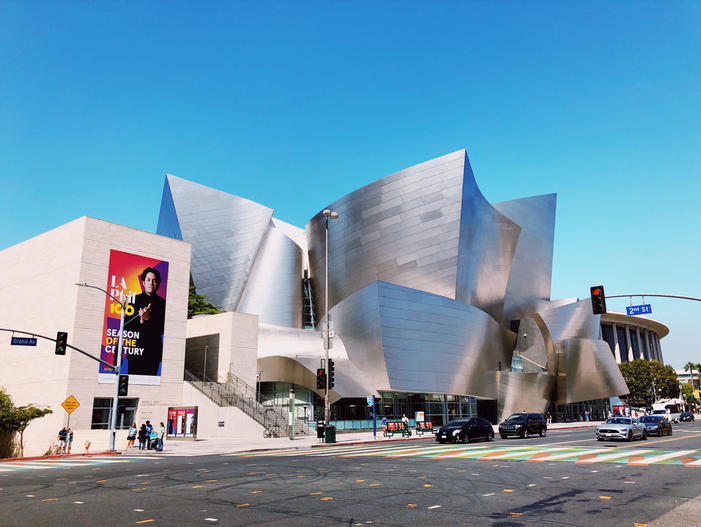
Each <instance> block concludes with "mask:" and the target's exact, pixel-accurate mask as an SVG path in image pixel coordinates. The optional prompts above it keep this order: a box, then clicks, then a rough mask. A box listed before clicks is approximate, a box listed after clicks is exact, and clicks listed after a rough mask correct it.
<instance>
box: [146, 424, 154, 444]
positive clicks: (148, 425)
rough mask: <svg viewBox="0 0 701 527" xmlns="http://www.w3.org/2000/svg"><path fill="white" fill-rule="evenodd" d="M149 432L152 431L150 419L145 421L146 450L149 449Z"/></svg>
mask: <svg viewBox="0 0 701 527" xmlns="http://www.w3.org/2000/svg"><path fill="white" fill-rule="evenodd" d="M151 432H153V426H151V421H146V438H147V439H146V450H151Z"/></svg>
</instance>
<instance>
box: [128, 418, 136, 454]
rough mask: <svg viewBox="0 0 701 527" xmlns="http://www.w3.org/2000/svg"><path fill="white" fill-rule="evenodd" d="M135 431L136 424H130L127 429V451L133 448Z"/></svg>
mask: <svg viewBox="0 0 701 527" xmlns="http://www.w3.org/2000/svg"><path fill="white" fill-rule="evenodd" d="M137 431H138V430H137V428H136V423H132V424H131V427H130V428H129V434H128V435H127V450H129V449H130V448H134V440H135V439H136V433H137Z"/></svg>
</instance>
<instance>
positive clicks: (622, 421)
mask: <svg viewBox="0 0 701 527" xmlns="http://www.w3.org/2000/svg"><path fill="white" fill-rule="evenodd" d="M630 422H631V421H630V419H626V418H625V417H612V418H611V419H607V420H606V423H608V424H610V425H629V424H630Z"/></svg>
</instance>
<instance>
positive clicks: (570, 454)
mask: <svg viewBox="0 0 701 527" xmlns="http://www.w3.org/2000/svg"><path fill="white" fill-rule="evenodd" d="M608 451H609V449H608V448H593V449H591V450H579V451H575V452H565V453H564V454H555V455H552V456H548V457H542V458H540V459H542V460H543V461H551V460H553V459H565V458H568V457H574V456H582V455H585V454H598V453H600V452H608Z"/></svg>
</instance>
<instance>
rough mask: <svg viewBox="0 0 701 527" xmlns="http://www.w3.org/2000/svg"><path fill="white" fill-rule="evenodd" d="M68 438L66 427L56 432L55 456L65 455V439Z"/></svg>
mask: <svg viewBox="0 0 701 527" xmlns="http://www.w3.org/2000/svg"><path fill="white" fill-rule="evenodd" d="M67 437H68V431H67V430H66V427H65V426H64V427H63V428H61V430H59V431H58V450H57V451H56V453H57V454H65V453H66V438H67Z"/></svg>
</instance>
